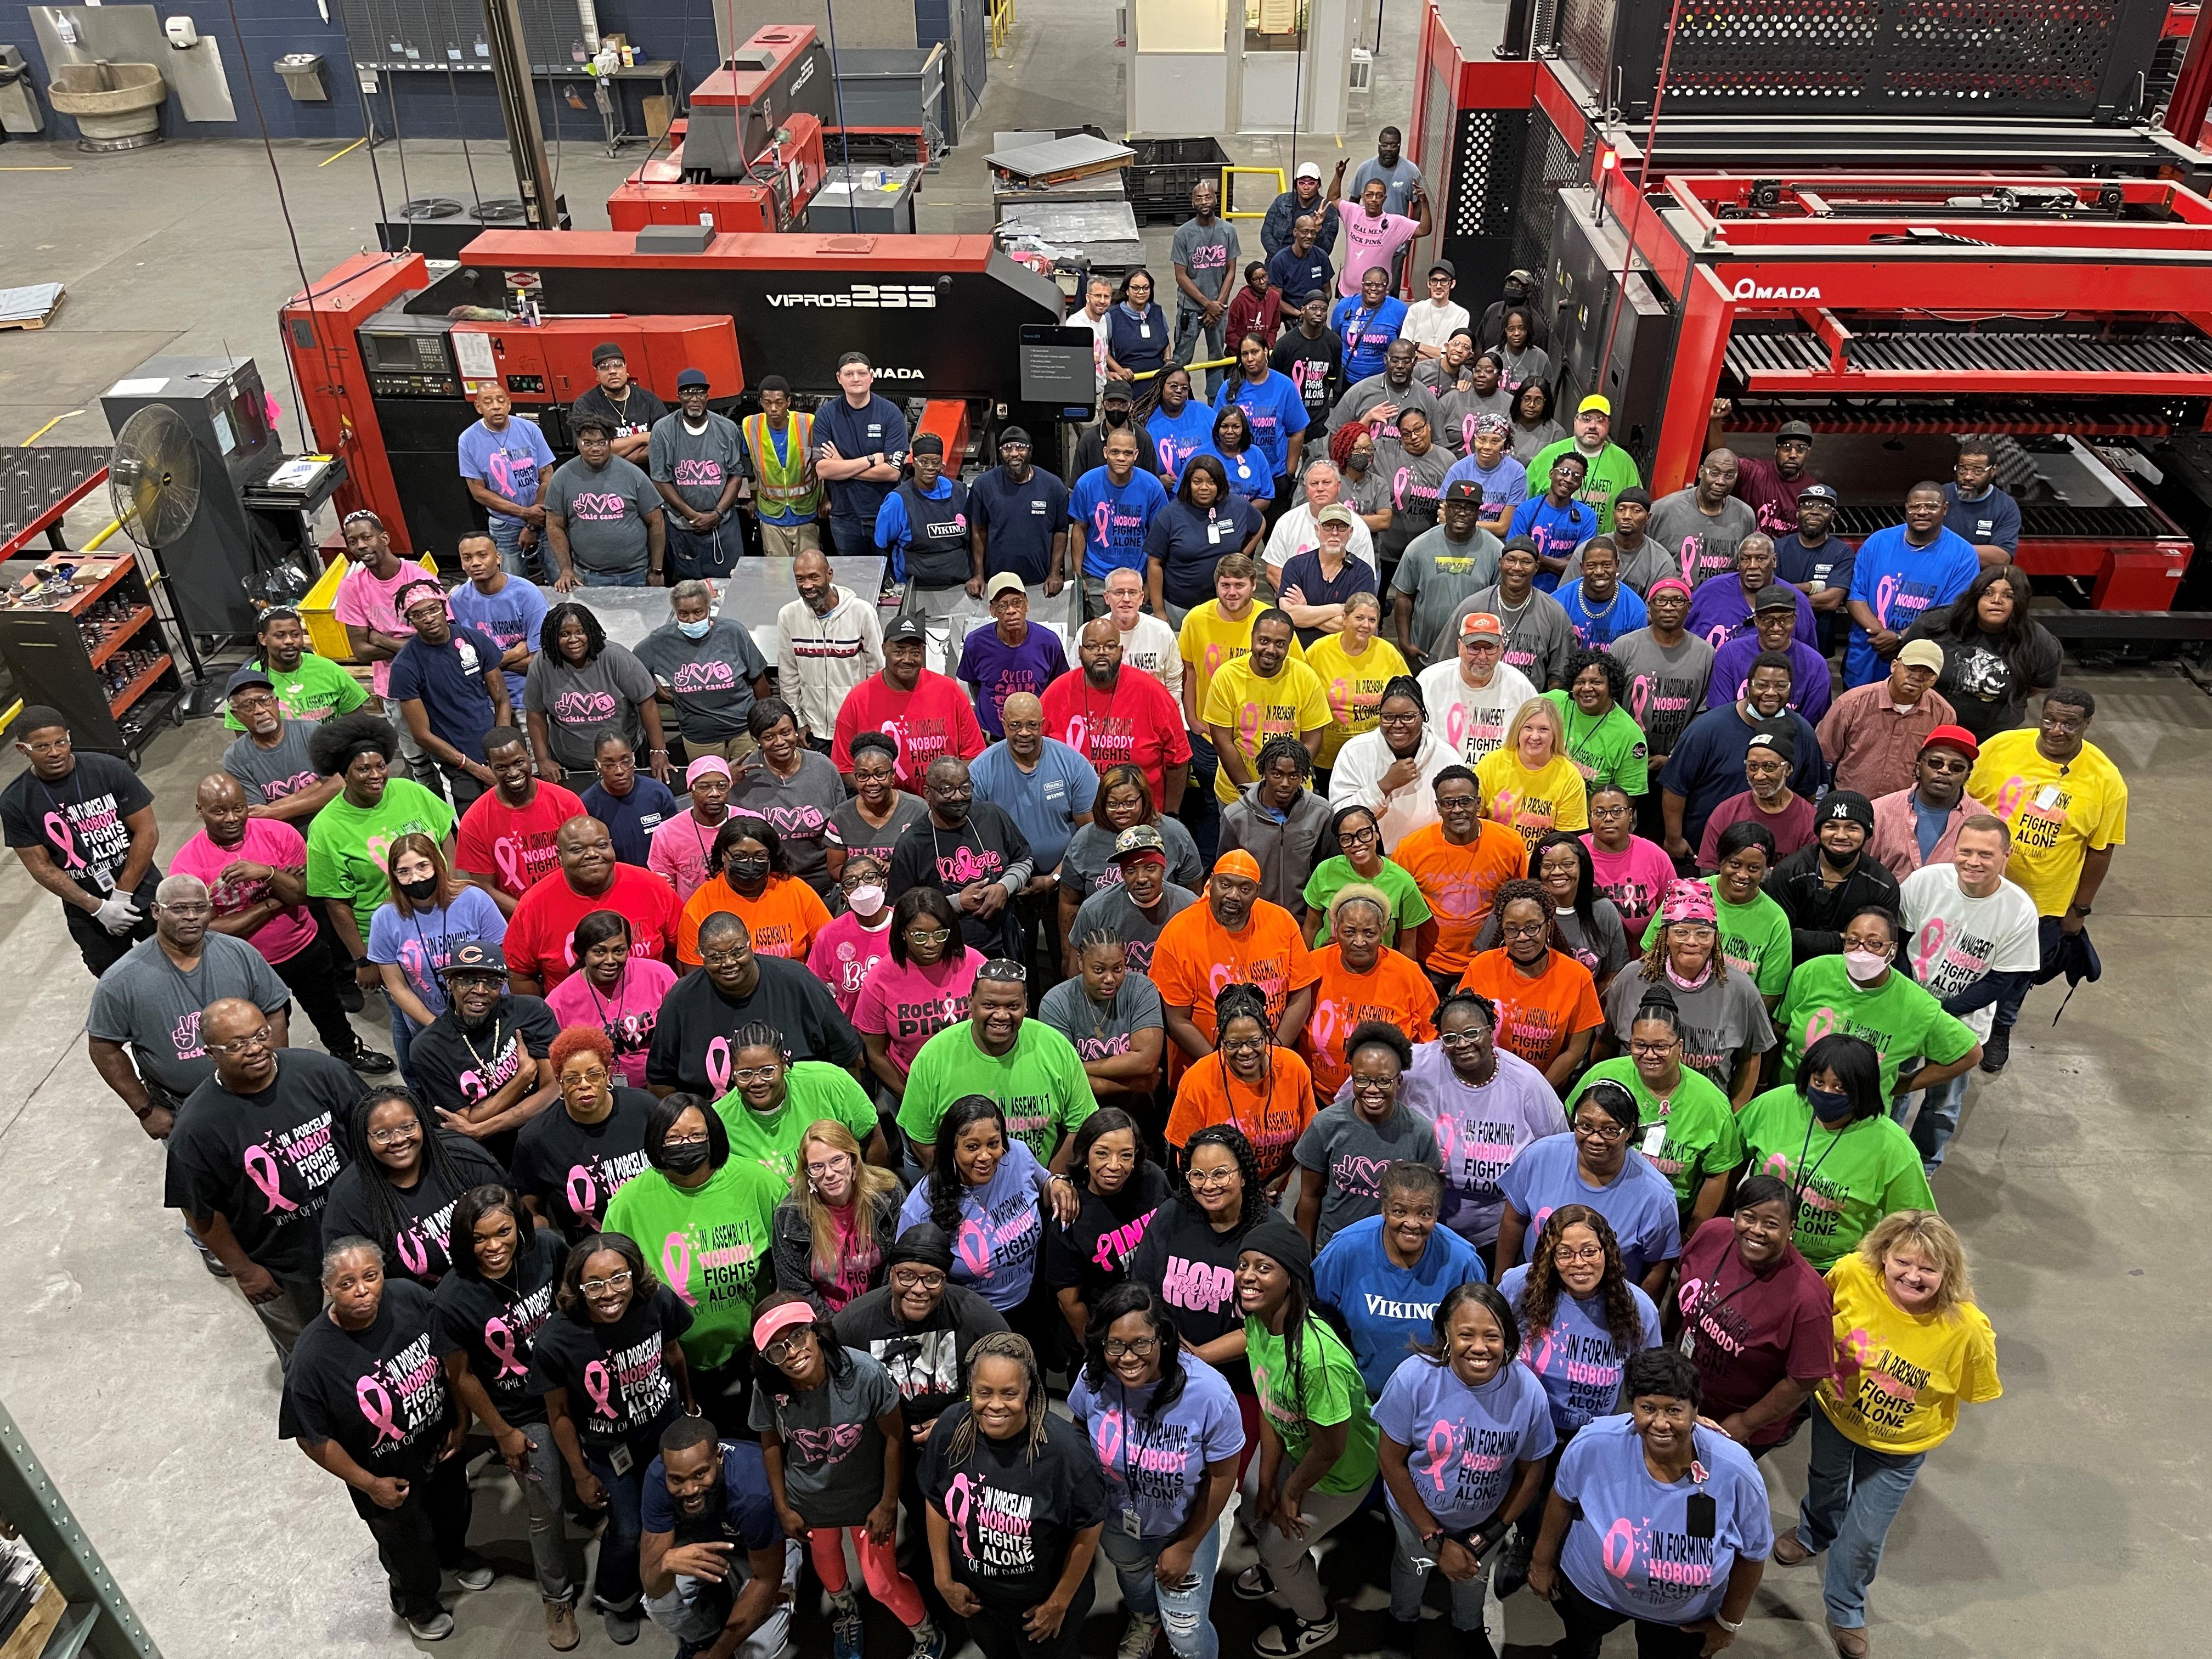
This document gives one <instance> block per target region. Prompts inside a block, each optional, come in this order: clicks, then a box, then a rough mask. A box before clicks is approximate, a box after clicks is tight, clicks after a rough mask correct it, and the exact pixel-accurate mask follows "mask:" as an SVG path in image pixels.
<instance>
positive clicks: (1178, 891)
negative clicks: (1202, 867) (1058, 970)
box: [1047, 823, 1198, 1001]
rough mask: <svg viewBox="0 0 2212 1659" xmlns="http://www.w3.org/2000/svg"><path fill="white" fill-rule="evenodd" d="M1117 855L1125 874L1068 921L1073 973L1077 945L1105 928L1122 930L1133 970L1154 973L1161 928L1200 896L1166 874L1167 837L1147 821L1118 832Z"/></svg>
mask: <svg viewBox="0 0 2212 1659" xmlns="http://www.w3.org/2000/svg"><path fill="white" fill-rule="evenodd" d="M1113 861H1114V866H1115V868H1116V869H1118V870H1119V871H1120V872H1121V880H1119V881H1117V882H1112V883H1109V884H1108V885H1106V886H1103V887H1101V888H1100V889H1098V890H1097V891H1096V892H1095V893H1092V894H1091V896H1089V897H1088V898H1086V899H1085V900H1084V901H1083V902H1082V903H1081V904H1080V905H1079V906H1078V907H1077V908H1076V912H1075V917H1074V920H1073V922H1071V923H1070V924H1069V926H1068V928H1067V963H1066V974H1067V976H1068V978H1070V979H1073V978H1074V977H1075V976H1076V972H1077V968H1076V951H1075V947H1076V945H1077V944H1078V943H1079V941H1081V940H1083V939H1087V938H1089V937H1090V936H1091V934H1093V933H1097V932H1098V931H1099V930H1100V929H1102V928H1110V929H1111V930H1112V931H1113V932H1114V933H1116V934H1117V935H1119V936H1120V938H1121V944H1122V946H1123V948H1124V949H1125V950H1127V952H1128V957H1129V969H1130V971H1131V972H1133V973H1139V974H1150V973H1151V972H1152V947H1153V946H1154V945H1157V944H1158V943H1159V938H1160V930H1161V929H1162V928H1164V927H1166V926H1167V925H1168V923H1170V921H1174V920H1175V919H1176V917H1177V916H1179V915H1182V913H1183V912H1184V911H1186V910H1188V909H1189V908H1190V907H1191V906H1192V905H1194V904H1195V903H1197V902H1198V895H1197V894H1195V893H1194V892H1192V891H1191V890H1189V889H1188V887H1178V886H1176V884H1175V883H1173V882H1171V881H1170V880H1169V879H1168V844H1167V837H1165V836H1163V835H1161V834H1160V832H1159V831H1158V829H1155V828H1154V827H1153V826H1152V825H1151V824H1149V823H1133V824H1131V825H1130V826H1129V827H1128V828H1127V829H1124V830H1123V831H1121V834H1120V835H1118V836H1115V838H1114V853H1113ZM1047 1000H1048V1001H1049V999H1047Z"/></svg>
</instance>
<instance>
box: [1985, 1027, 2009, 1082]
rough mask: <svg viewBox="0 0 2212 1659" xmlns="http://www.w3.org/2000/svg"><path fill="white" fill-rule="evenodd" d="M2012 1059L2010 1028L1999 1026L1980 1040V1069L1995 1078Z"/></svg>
mask: <svg viewBox="0 0 2212 1659" xmlns="http://www.w3.org/2000/svg"><path fill="white" fill-rule="evenodd" d="M2011 1058H2012V1027H2011V1026H2009V1025H2000V1026H1997V1027H1996V1029H1995V1030H1991V1031H1990V1034H1989V1035H1988V1036H1985V1037H1984V1038H1983V1039H1982V1069H1983V1070H1984V1071H1985V1072H1987V1073H1989V1074H1990V1076H1991V1077H1995V1076H1996V1074H1997V1073H1999V1072H2002V1070H2004V1068H2005V1061H2007V1060H2010V1059H2011Z"/></svg>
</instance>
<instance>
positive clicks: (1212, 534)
mask: <svg viewBox="0 0 2212 1659" xmlns="http://www.w3.org/2000/svg"><path fill="white" fill-rule="evenodd" d="M1206 541H1207V543H1208V544H1210V545H1212V546H1214V547H1218V546H1220V545H1221V521H1220V520H1218V519H1208V520H1206Z"/></svg>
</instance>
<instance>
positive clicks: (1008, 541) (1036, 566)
mask: <svg viewBox="0 0 2212 1659" xmlns="http://www.w3.org/2000/svg"><path fill="white" fill-rule="evenodd" d="M968 516H969V519H970V520H973V521H974V523H975V528H976V529H978V530H980V531H981V532H983V534H984V537H985V538H986V539H985V541H984V544H983V574H984V577H985V579H986V580H987V579H989V578H990V577H993V576H996V575H1000V574H1007V575H1014V576H1019V577H1020V578H1021V579H1022V581H1023V584H1024V586H1029V587H1039V586H1042V585H1043V583H1044V579H1045V578H1046V577H1047V576H1048V575H1050V574H1052V538H1054V536H1057V535H1059V534H1060V532H1062V531H1064V530H1066V528H1067V486H1066V484H1064V483H1061V482H1060V480H1059V479H1058V478H1056V477H1054V476H1053V475H1052V474H1051V473H1049V472H1047V471H1044V470H1043V469H1042V468H1041V467H1034V466H1033V467H1031V468H1030V476H1029V478H1028V479H1027V481H1026V482H1024V483H1015V482H1014V481H1013V480H1012V478H1010V477H1007V476H1006V468H1005V467H1003V466H994V467H993V468H992V469H991V470H990V471H988V472H986V473H985V474H984V475H983V476H982V477H980V478H978V479H976V480H975V483H971V484H969V486H968Z"/></svg>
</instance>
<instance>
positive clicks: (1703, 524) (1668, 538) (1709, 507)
mask: <svg viewBox="0 0 2212 1659" xmlns="http://www.w3.org/2000/svg"><path fill="white" fill-rule="evenodd" d="M1735 474H1736V465H1735V456H1734V455H1733V454H1731V453H1729V451H1727V450H1725V449H1716V450H1714V451H1713V452H1712V453H1711V454H1709V455H1707V456H1706V457H1705V459H1704V460H1703V461H1702V462H1700V463H1699V466H1698V481H1697V482H1696V483H1693V484H1692V485H1691V486H1690V487H1689V488H1688V489H1678V490H1676V491H1675V492H1674V494H1673V495H1668V496H1665V497H1663V498H1662V499H1661V500H1660V501H1657V502H1656V503H1654V504H1653V506H1652V508H1651V526H1650V530H1649V531H1648V532H1646V533H1648V534H1649V535H1650V538H1651V539H1652V540H1654V541H1656V542H1662V543H1664V544H1666V545H1667V546H1668V547H1671V548H1673V549H1674V557H1675V561H1676V566H1677V568H1679V569H1680V572H1681V575H1682V580H1684V581H1686V582H1687V583H1689V584H1690V586H1692V587H1695V586H1697V585H1698V584H1699V582H1701V581H1704V580H1705V579H1706V578H1707V577H1709V576H1717V575H1719V574H1722V573H1723V571H1731V570H1734V569H1735V550H1736V544H1737V543H1739V542H1741V540H1742V539H1743V538H1745V537H1746V536H1748V535H1750V534H1751V532H1753V531H1754V530H1756V529H1758V528H1759V514H1758V513H1754V512H1753V511H1752V509H1751V508H1750V507H1747V506H1746V505H1745V504H1744V503H1743V502H1742V501H1740V500H1738V499H1737V498H1736V497H1735V495H1731V494H1729V491H1731V490H1733V489H1735Z"/></svg>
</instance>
